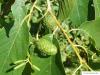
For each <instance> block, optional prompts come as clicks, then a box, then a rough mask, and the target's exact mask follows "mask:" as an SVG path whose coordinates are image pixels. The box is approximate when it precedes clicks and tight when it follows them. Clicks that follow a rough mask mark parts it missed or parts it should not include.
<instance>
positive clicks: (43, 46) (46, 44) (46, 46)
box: [36, 38, 57, 55]
mask: <svg viewBox="0 0 100 75" xmlns="http://www.w3.org/2000/svg"><path fill="white" fill-rule="evenodd" d="M36 45H37V48H38V49H39V50H40V51H41V52H43V53H45V54H47V55H55V54H56V53H57V47H56V46H55V45H54V44H53V43H52V42H50V41H49V40H47V39H44V38H41V39H39V40H38V41H37V42H36Z"/></svg>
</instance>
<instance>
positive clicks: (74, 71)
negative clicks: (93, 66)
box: [73, 64, 83, 75]
mask: <svg viewBox="0 0 100 75" xmlns="http://www.w3.org/2000/svg"><path fill="white" fill-rule="evenodd" d="M82 66H83V64H81V65H80V66H79V67H78V68H77V69H76V70H75V71H74V73H73V75H75V73H76V72H77V71H78V70H79V69H80V68H81V67H82Z"/></svg>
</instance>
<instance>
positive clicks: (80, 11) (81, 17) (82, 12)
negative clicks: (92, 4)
mask: <svg viewBox="0 0 100 75" xmlns="http://www.w3.org/2000/svg"><path fill="white" fill-rule="evenodd" d="M88 2H89V0H63V1H62V0H59V5H60V7H59V19H60V20H61V21H63V20H65V19H66V18H69V19H70V20H71V21H72V23H73V24H74V25H76V26H79V25H80V24H81V23H83V22H84V21H86V20H87V15H88Z"/></svg>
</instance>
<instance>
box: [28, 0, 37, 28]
mask: <svg viewBox="0 0 100 75" xmlns="http://www.w3.org/2000/svg"><path fill="white" fill-rule="evenodd" d="M36 3H37V0H36V1H35V2H34V3H33V6H32V8H31V10H30V12H29V18H28V21H27V25H28V26H29V27H30V20H31V18H32V13H33V9H34V7H35V5H36Z"/></svg>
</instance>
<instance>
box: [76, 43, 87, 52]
mask: <svg viewBox="0 0 100 75" xmlns="http://www.w3.org/2000/svg"><path fill="white" fill-rule="evenodd" d="M74 46H76V47H81V48H82V49H83V50H84V51H85V52H86V53H87V50H86V48H85V47H84V46H81V45H74Z"/></svg>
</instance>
